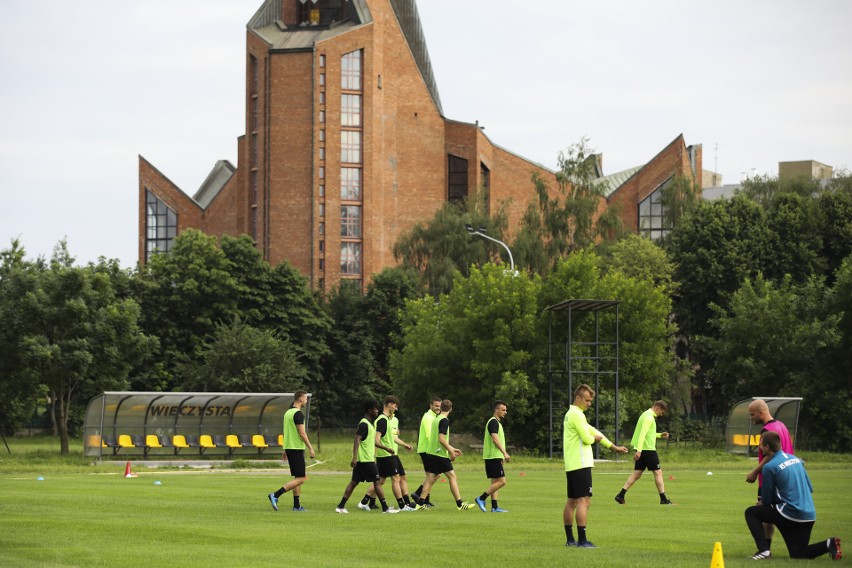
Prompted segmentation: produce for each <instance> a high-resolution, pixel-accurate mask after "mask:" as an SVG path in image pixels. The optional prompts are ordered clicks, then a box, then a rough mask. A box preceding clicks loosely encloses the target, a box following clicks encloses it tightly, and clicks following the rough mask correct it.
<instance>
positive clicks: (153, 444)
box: [145, 434, 163, 448]
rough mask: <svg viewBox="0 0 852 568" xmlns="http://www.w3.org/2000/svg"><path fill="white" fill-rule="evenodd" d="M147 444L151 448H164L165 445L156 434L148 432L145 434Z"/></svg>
mask: <svg viewBox="0 0 852 568" xmlns="http://www.w3.org/2000/svg"><path fill="white" fill-rule="evenodd" d="M145 445H146V446H147V447H149V448H162V447H163V445H162V444H161V443H160V440H159V439H158V438H157V436H155V435H154V434H148V435H147V436H145Z"/></svg>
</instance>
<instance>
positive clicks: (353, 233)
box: [139, 0, 702, 289]
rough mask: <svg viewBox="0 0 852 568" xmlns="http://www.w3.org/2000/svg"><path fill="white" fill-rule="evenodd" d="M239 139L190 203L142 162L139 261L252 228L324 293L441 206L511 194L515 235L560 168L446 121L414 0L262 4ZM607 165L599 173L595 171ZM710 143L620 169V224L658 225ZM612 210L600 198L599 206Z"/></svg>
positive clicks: (613, 191) (374, 267) (386, 253)
mask: <svg viewBox="0 0 852 568" xmlns="http://www.w3.org/2000/svg"><path fill="white" fill-rule="evenodd" d="M246 32H247V33H246V75H245V84H246V90H245V109H246V111H245V134H243V135H242V136H240V137H239V138H238V139H237V146H238V153H237V155H238V162H237V166H236V167H235V166H234V165H232V164H231V163H230V162H228V161H225V160H221V161H219V162H217V163H216V165H215V166H214V168H213V169H212V171H211V172H210V174H209V175H208V177H207V179H206V180H205V181H204V183H203V184H202V186H201V188H200V189H199V190H198V191H197V192H196V193H195V194H194V195H193V196H192V197H190V196H189V195H188V194H186V193H184V191H182V190H181V188H179V187H177V186H176V185H175V184H173V183H172V182H171V181H170V180H169V179H168V177H166V176H165V175H164V174H163V173H161V172H160V171H159V170H157V169H156V167H154V165H153V164H151V163H149V162H148V161H147V160H145V159H144V158H143V157H141V156H140V157H139V260H140V262H143V263H144V262H145V260H146V259H147V258H148V257H149V255H151V254H153V253H155V252H158V251H159V252H164V251H168V250H170V248H171V243H172V241H173V239H174V238H175V236H176V235H177V234H178V233H180V231H182V230H183V229H185V228H197V229H200V230H202V231H204V232H205V233H208V234H211V235H223V234H228V235H239V234H248V235H250V236H251V237H252V238H253V239H254V241H255V243H256V246H257V247H258V249H259V250H260V251H261V252H262V253H263V256H264V258H265V259H267V260H268V261H269V262H270V263H272V264H277V263H278V262H281V261H282V260H287V261H288V262H290V263H291V264H292V265H294V266H295V267H296V268H298V269H299V270H300V271H301V272H302V273H303V274H305V275H306V276H308V277H309V279H310V282H311V285H312V286H313V287H314V288H318V289H326V288H328V287H330V286H333V285H335V284H336V283H338V282H339V281H340V280H341V279H352V280H357V281H359V282H360V283H362V284H363V283H365V282H367V281H369V278H370V276H371V275H372V274H373V273H375V272H378V271H380V270H381V269H383V268H384V267H386V266H392V265H394V264H395V259H394V258H393V254H392V252H391V251H392V248H393V245H394V243H395V242H396V240H397V238H398V237H399V236H400V234H401V233H403V232H404V231H406V230H408V229H409V228H410V227H412V226H413V225H414V224H415V223H416V222H418V221H423V220H426V219H429V218H430V217H431V216H432V215H433V214H434V212H435V211H436V210H438V209H439V208H440V207H441V206H442V205H443V203H444V202H446V201H448V200H457V199H462V198H464V197H466V196H472V195H473V194H474V193H475V192H477V191H485V192H487V200H488V202H489V203H491V204H492V205H495V206H496V205H497V204H499V203H500V202H502V201H505V200H507V199H509V198H511V206H510V208H509V227H510V229H509V230H510V233H511V232H512V231H513V230H514V228H515V227H517V224H518V221H519V220H520V218H521V216H522V215H523V212H524V210H525V209H526V206H527V203H528V202H529V201H530V199H531V198H532V197H533V192H534V188H533V184H532V183H531V181H530V178H531V174H532V173H533V172H535V173H537V174H538V175H539V176H541V177H542V178H543V179H545V180H546V181H547V182H548V183H549V184H550V185H551V186H552V187H553V188H555V187H556V176H555V172H553V171H551V170H549V169H547V168H545V167H543V166H541V165H539V164H537V163H535V162H532V161H530V160H527V159H525V158H522V157H520V156H518V155H516V154H514V153H512V152H511V151H509V150H506V149H504V148H502V147H500V146H497V145H495V144H494V143H493V142H492V141H491V140H490V139H489V138H488V137H487V136H485V134H484V133H483V131H482V129H481V128H479V126H478V125H477V124H473V123H468V122H463V121H457V120H451V119H449V118H447V117H445V116H444V114H443V111H442V108H441V100H440V98H439V96H438V87H437V85H436V83H435V79H434V75H433V73H432V65H431V62H430V60H429V53H428V50H427V47H426V43H425V39H424V36H423V31H422V28H421V25H420V19H419V16H418V13H417V6H416V3H415V0H265V2H264V3H263V5H262V6H261V7H260V9H259V10H258V11H257V13H256V14H255V15H254V16H253V17H252V18H251V20H250V21H249V23H248V25H247V30H246ZM601 174H602V172H601ZM701 174H702V170H701V147H700V145H699V146H691V147H687V146H686V145H685V143H684V140H683V137H682V136H678V137H677V138H676V139H675V140H674V141H673V142H672V143H671V144H669V145H668V146H667V147H666V148H664V149H663V150H662V151H660V152H659V153H658V154H657V155H656V156H655V157H654V158H653V159H652V160H650V161H649V162H648V163H647V164H645V165H643V166H640V167H638V168H633V169H632V170H628V171H626V172H620V173H618V174H613V175H611V176H606V177H603V176H602V181H603V182H605V183H607V184H608V187H609V196H608V197H607V199H606V201H607V202H616V203H619V206H620V209H619V211H620V215H621V216H622V218H623V219H624V222H625V226H627V227H628V228H629V229H630V230H632V231H634V232H640V229H641V232H643V233H644V234H647V235H648V236H650V237H656V236H659V232H660V231H662V230H664V228H663V226H662V223H663V217H662V213H661V210H660V205H659V203H658V202H657V201H655V198H654V196H655V195H656V196H657V197H658V196H659V189H660V188H661V187H662V186H663V185H664V184H665V183H667V182H668V181H669V180H670V179H671V178H672V177H673V176H674V175H691V176H693V177H694V179H697V180H698V182H699V185H700V179H701ZM604 205H605V204H603V203H602V206H604Z"/></svg>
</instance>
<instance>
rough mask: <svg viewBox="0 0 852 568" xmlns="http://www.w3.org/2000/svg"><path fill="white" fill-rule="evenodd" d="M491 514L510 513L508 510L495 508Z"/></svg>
mask: <svg viewBox="0 0 852 568" xmlns="http://www.w3.org/2000/svg"><path fill="white" fill-rule="evenodd" d="M491 512H492V513H508V512H509V511H507V510H506V509H501V508H500V507H494V508H493V509H491Z"/></svg>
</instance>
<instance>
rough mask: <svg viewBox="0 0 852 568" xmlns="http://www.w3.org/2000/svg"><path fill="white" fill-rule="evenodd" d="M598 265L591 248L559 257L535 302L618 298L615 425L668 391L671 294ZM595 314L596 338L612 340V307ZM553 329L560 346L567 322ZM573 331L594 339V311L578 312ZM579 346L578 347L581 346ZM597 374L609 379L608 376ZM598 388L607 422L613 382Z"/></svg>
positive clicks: (624, 422) (671, 369)
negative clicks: (618, 406)
mask: <svg viewBox="0 0 852 568" xmlns="http://www.w3.org/2000/svg"><path fill="white" fill-rule="evenodd" d="M602 264H603V263H602V261H601V258H600V257H599V256H598V255H597V254H595V253H594V252H593V251H591V250H586V251H581V252H577V253H574V254H572V255H570V256H568V257H567V258H565V259H563V260H561V261H560V262H559V263H558V265H557V267H556V269H555V270H554V271H553V273H551V274H550V276H549V277H548V278H547V280H546V281H545V283H544V285H543V287H542V291H541V298H540V300H539V302H540V306H541V307H542V309H544V308H546V307H547V306H552V305H555V304H557V303H559V302H562V301H564V300H569V299H594V300H616V301H619V302H620V304H619V306H618V315H619V337H620V347H619V387H620V389H619V390H620V395H621V396H620V398H621V402H622V407H621V410H620V418H621V421H622V423H621V424H620V426H621V427H623V426H626V425H629V424H630V423H631V422H632V421H634V420H635V417H636V416H638V414H639V413H641V412H642V411H644V410H645V409H646V408H647V406H648V403H649V401H650V400H653V399H655V398H659V397H660V396H663V395H666V394H667V392H668V389H669V386H670V385H671V381H672V377H673V372H674V366H673V361H672V359H673V357H672V353H671V349H670V347H671V345H672V338H673V337H674V334H675V332H676V328H675V327H674V325H673V324H672V323H671V321H670V318H669V314H670V312H671V298H670V296H669V294H668V289H667V288H666V287H665V286H664V285H657V284H655V283H654V281H653V279H652V278H647V279H645V278H643V279H640V278H636V277H633V276H628V275H627V274H625V273H624V272H622V271H621V270H618V269H615V268H614V267H612V269H611V270H609V271H607V272H606V273H604V272H603V271H602ZM597 317H598V326H599V329H600V330H604V333H606V334H607V337H601V338H600V340H601V341H604V342H607V341H609V342H611V341H614V334H613V333H612V331H611V330H614V321H613V318H614V317H615V312H614V310H612V309H610V310H606V311H604V312H601V313H600V314H599V316H597ZM554 330H555V331H554V337H555V339H554V342H555V344H556V345H564V344H565V342H566V341H567V332H568V330H567V321H559V322H558V325H557V324H555V325H554ZM607 330H610V331H607ZM573 333H574V335H573V337H574V341H577V340H578V339H577V338H594V337H595V335H594V316H589V317H586V318H583V317H578V318H577V321H576V322H575V328H574V330H573ZM586 341H590V340H586ZM578 349H580V350H581V351H582V347H578ZM577 354H579V355H583V354H584V353H581V352H578V353H577ZM586 355H589V356H590V355H592V353H586ZM588 370H591V368H590V369H588ZM601 376H602V377H603V378H604V379H605V380H609V377H606V376H604V375H601ZM574 386H576V385H574ZM602 391H603V392H602V393H601V396H602V400H603V399H604V398H606V399H607V403H608V404H607V406H606V407H602V409H601V412H602V413H607V417H604V416H601V419H603V421H604V422H606V423H608V424H609V426H610V427H612V426H614V421H612V420H611V418H609V417H608V416H613V415H614V414H613V413H614V408H612V404H613V403H614V396H613V395H614V384H612V383H609V384H606V386H605V388H602ZM564 394H567V393H564Z"/></svg>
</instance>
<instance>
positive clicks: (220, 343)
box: [180, 318, 307, 392]
mask: <svg viewBox="0 0 852 568" xmlns="http://www.w3.org/2000/svg"><path fill="white" fill-rule="evenodd" d="M180 370H181V375H182V376H183V377H184V379H183V380H184V382H183V385H182V386H183V388H185V389H186V390H190V391H202V392H207V391H218V392H292V391H295V390H297V389H300V388H302V387H304V386H305V379H306V378H307V373H306V371H305V368H304V366H303V365H301V364H300V363H299V360H298V353H297V350H296V349H295V348H294V347H293V345H291V344H290V342H289V341H288V340H286V339H282V338H281V337H279V334H277V333H276V332H274V331H272V330H269V329H258V328H256V327H252V326H250V325H248V324H246V323H244V322H243V321H242V320H241V319H239V318H237V319H236V320H235V321H233V322H232V323H230V324H218V325H217V326H216V330H215V331H214V332H213V334H212V336H210V337H208V339H207V341H205V343H204V346H203V348H202V351H201V360H200V361H199V362H198V363H195V362H192V363H189V364H185V365H184V366H183V368H181V369H180Z"/></svg>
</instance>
